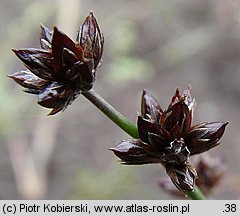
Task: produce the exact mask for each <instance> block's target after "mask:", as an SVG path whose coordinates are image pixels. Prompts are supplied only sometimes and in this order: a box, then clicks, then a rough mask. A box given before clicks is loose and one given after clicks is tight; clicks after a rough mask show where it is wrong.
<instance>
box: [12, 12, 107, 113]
mask: <svg viewBox="0 0 240 216" xmlns="http://www.w3.org/2000/svg"><path fill="white" fill-rule="evenodd" d="M41 28H42V31H41V35H40V44H41V49H35V48H28V49H18V50H16V49H13V52H15V54H16V55H17V57H18V58H19V59H20V60H21V61H22V62H23V63H24V65H25V66H26V67H27V70H23V71H19V72H16V73H14V74H13V75H10V76H9V77H11V78H12V79H13V80H15V81H16V82H17V83H18V84H19V85H21V86H23V87H24V88H25V89H24V91H25V92H28V93H31V94H37V95H38V104H40V105H41V106H43V107H47V108H52V111H51V112H50V113H49V115H53V114H56V113H57V112H59V111H62V110H64V109H65V108H66V107H67V106H68V105H69V104H71V103H72V102H73V100H74V99H75V98H76V97H77V96H78V95H79V94H81V92H83V91H89V90H90V89H91V88H92V86H93V82H94V81H95V77H96V70H97V68H98V66H99V64H100V61H101V57H102V53H103V44H104V38H103V34H102V33H101V31H100V28H99V26H98V23H97V20H96V19H95V17H94V15H93V13H92V12H90V14H89V15H88V16H87V17H86V19H85V21H84V23H83V25H82V26H81V28H80V31H79V33H78V36H77V40H76V42H74V41H72V40H71V39H70V38H69V37H68V36H67V35H65V34H64V33H63V32H61V31H60V30H59V29H58V28H57V27H54V29H53V31H52V30H50V29H48V28H47V27H45V26H43V25H42V26H41Z"/></svg>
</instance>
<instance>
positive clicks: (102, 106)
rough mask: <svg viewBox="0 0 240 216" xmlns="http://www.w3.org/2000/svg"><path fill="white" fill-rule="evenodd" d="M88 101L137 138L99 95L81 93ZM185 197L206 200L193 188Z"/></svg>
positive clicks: (115, 111) (134, 128)
mask: <svg viewBox="0 0 240 216" xmlns="http://www.w3.org/2000/svg"><path fill="white" fill-rule="evenodd" d="M82 95H83V96H85V97H86V98H87V99H88V100H89V101H91V102H92V103H93V104H94V105H95V106H96V107H97V108H98V109H99V110H101V111H102V112H103V113H104V114H105V115H106V116H107V117H108V118H110V119H111V120H112V121H113V122H114V123H115V124H117V125H118V126H119V127H120V128H122V129H123V130H124V131H125V132H126V133H128V134H129V135H130V136H132V137H133V138H139V134H138V129H137V127H136V126H135V124H133V123H132V122H130V121H129V120H128V119H127V118H126V117H125V116H123V115H122V114H121V113H120V112H118V111H117V110H116V109H115V108H114V107H113V106H112V105H110V104H109V103H108V102H107V101H105V100H104V99H103V98H102V97H101V96H100V95H99V94H97V93H96V92H95V91H94V90H90V91H87V92H83V93H82ZM186 195H187V196H189V197H191V198H192V199H193V200H204V199H206V198H205V196H204V195H203V193H202V192H201V191H200V190H199V188H198V187H197V186H195V190H194V192H187V193H186Z"/></svg>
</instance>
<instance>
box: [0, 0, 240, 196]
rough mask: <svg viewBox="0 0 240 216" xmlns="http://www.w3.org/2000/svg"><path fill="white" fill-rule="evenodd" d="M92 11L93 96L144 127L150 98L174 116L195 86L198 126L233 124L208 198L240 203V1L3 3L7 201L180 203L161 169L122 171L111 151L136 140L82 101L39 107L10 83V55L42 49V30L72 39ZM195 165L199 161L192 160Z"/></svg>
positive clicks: (2, 188) (1, 175)
mask: <svg viewBox="0 0 240 216" xmlns="http://www.w3.org/2000/svg"><path fill="white" fill-rule="evenodd" d="M90 10H93V11H94V14H95V16H96V17H97V20H98V22H99V24H100V28H101V30H102V32H103V33H104V36H105V50H104V55H103V64H102V65H101V68H100V69H99V70H98V71H97V81H96V82H95V86H94V89H95V90H96V91H97V92H98V93H99V94H101V95H102V96H103V97H104V98H105V99H107V100H108V101H109V102H110V103H112V104H113V106H115V107H117V108H118V110H119V111H120V112H122V113H123V114H124V115H126V116H127V117H129V119H130V120H131V121H133V122H136V117H137V113H138V112H140V100H141V93H142V90H143V89H147V90H148V91H149V92H150V93H151V94H152V95H154V96H155V97H156V98H157V99H158V101H159V102H160V103H161V105H162V107H164V108H166V107H167V105H168V103H169V101H170V98H171V97H172V95H173V94H174V92H175V89H176V88H177V87H179V88H180V89H181V90H184V89H185V88H186V87H187V86H188V84H191V86H192V95H193V97H195V98H196V101H197V107H196V109H195V113H194V114H195V115H194V123H199V122H202V121H229V122H230V124H229V125H228V127H227V130H226V133H225V135H224V136H223V138H222V143H221V145H220V146H219V147H217V148H215V149H212V150H211V151H209V153H208V154H209V156H210V157H212V158H215V157H220V158H222V159H223V161H224V163H225V165H224V164H222V162H219V164H218V165H219V167H220V168H221V167H225V166H226V172H225V175H224V177H223V178H222V179H221V181H220V183H219V185H218V187H216V188H215V189H214V190H213V193H212V194H211V195H210V197H209V198H212V199H239V198H240V169H239V164H240V157H239V154H240V144H239V141H240V133H239V129H240V127H239V126H240V123H239V122H240V113H239V108H240V1H239V0H229V1H225V0H202V1H191V0H180V1H179V0H172V1H166V0H163V1H155V0H149V1H143V0H137V1H131V0H122V1H117V0H102V1H97V0H88V1H87V0H70V1H65V0H52V1H49V0H40V1H39V0H18V1H15V0H2V1H1V6H0V25H1V29H0V57H1V58H0V101H1V105H0V199H173V198H174V197H173V196H171V195H170V194H168V193H167V192H165V191H163V190H162V189H161V188H160V187H159V181H161V180H162V179H164V178H166V174H165V170H164V169H163V168H162V167H161V166H160V165H158V164H153V165H144V166H124V165H121V164H120V163H119V161H118V158H117V157H115V156H114V155H113V153H112V152H110V151H109V150H108V149H109V148H110V147H113V146H115V145H117V144H118V143H119V142H120V141H121V140H122V139H126V138H129V135H127V134H126V133H125V132H123V131H121V130H120V129H119V128H118V127H117V126H115V125H114V123H112V122H111V121H110V120H109V119H107V118H106V117H105V116H104V115H102V114H101V113H100V112H99V111H98V110H97V109H96V108H95V107H94V106H93V105H91V104H90V103H89V102H88V101H87V100H86V99H85V98H84V97H82V96H79V97H78V98H77V99H76V100H75V101H74V103H73V104H72V105H71V106H69V107H68V108H67V110H66V111H65V112H63V113H59V114H57V115H56V116H50V117H49V116H47V113H48V112H49V111H50V110H47V109H44V108H42V107H40V106H39V105H37V103H36V102H37V98H36V97H35V96H32V95H28V94H26V93H24V92H22V91H21V88H20V86H17V85H16V84H15V83H14V82H13V81H12V80H10V79H8V78H7V77H6V75H7V74H12V73H13V72H16V71H19V70H21V69H24V66H23V65H22V63H21V62H20V61H19V60H18V59H17V57H16V56H15V55H14V53H13V52H12V51H11V48H26V47H28V48H29V47H37V48H38V47H39V34H40V23H43V24H44V25H45V26H47V27H49V28H53V26H55V25H56V26H58V27H59V28H60V29H61V30H62V31H64V32H65V33H66V34H67V35H69V36H70V37H71V38H72V39H75V38H76V34H77V31H78V30H79V26H80V25H81V24H82V22H83V20H84V19H85V17H86V16H87V15H88V13H89V11H90ZM193 160H194V158H193Z"/></svg>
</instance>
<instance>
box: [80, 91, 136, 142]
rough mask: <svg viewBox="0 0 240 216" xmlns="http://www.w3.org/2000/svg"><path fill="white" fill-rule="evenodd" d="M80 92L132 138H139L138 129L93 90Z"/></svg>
mask: <svg viewBox="0 0 240 216" xmlns="http://www.w3.org/2000/svg"><path fill="white" fill-rule="evenodd" d="M82 94H83V95H84V96H85V97H86V98H87V99H88V100H89V101H91V102H92V103H93V104H94V105H95V106H96V107H97V108H98V109H99V110H101V111H102V112H103V113H104V114H105V115H106V116H107V117H108V118H110V119H111V120H112V121H113V122H114V123H115V124H117V125H118V126H119V127H120V128H122V129H123V130H124V131H125V132H126V133H128V134H129V135H130V136H132V137H133V138H139V135H138V129H137V128H136V126H135V124H133V123H132V122H130V121H129V120H128V119H127V118H126V117H125V116H123V115H122V114H121V113H120V112H118V111H117V110H116V109H115V108H114V107H113V106H112V105H110V104H109V103H108V102H107V101H105V100H104V99H103V98H102V97H101V96H100V95H99V94H97V93H96V92H95V91H94V90H90V91H87V92H83V93H82Z"/></svg>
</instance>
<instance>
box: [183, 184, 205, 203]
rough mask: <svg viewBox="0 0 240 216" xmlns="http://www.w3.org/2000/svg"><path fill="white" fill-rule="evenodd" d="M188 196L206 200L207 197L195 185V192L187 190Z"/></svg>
mask: <svg viewBox="0 0 240 216" xmlns="http://www.w3.org/2000/svg"><path fill="white" fill-rule="evenodd" d="M186 195H187V196H189V197H191V199H193V200H205V199H207V198H206V197H205V195H204V194H203V193H202V191H201V190H200V189H199V188H198V187H197V186H196V185H195V187H194V192H187V193H186Z"/></svg>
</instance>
